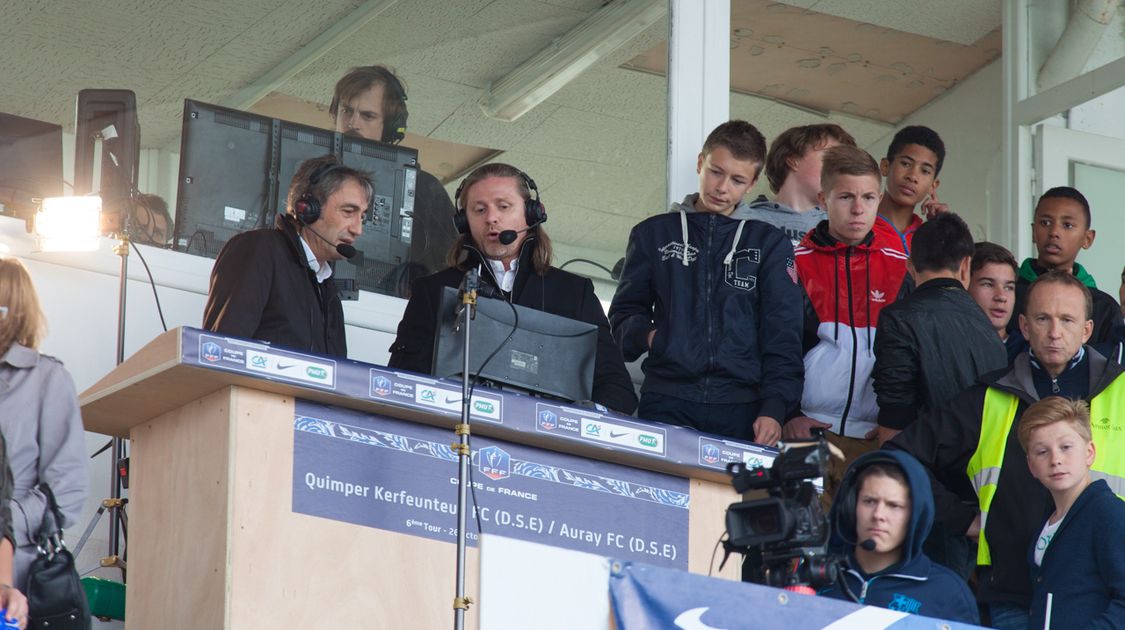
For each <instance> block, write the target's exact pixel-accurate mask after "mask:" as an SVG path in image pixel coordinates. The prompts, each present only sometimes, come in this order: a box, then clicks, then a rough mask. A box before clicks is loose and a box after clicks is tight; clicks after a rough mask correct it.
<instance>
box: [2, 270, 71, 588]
mask: <svg viewBox="0 0 1125 630" xmlns="http://www.w3.org/2000/svg"><path fill="white" fill-rule="evenodd" d="M45 331H46V320H45V319H44V317H43V311H42V310H41V309H40V307H39V296H38V295H37V294H36V292H35V286H34V285H33V284H32V282H31V276H30V275H28V273H27V268H26V267H24V266H23V263H21V262H20V261H19V260H17V259H15V258H0V431H3V434H4V439H5V441H6V442H7V459H8V461H7V463H6V465H5V467H8V466H10V467H11V473H12V479H13V484H12V486H11V496H10V506H9V501H4V503H3V505H4V507H3V511H4V512H7V511H8V510H9V507H10V511H11V519H12V529H13V530H14V539H15V544H16V547H15V562H14V565H15V566H14V569H13V573H14V575H13V576H12V577H13V579H14V580H15V581H14V582H7V583H10V584H14V585H15V586H16V587H17V588H18V589H19V590H21V591H26V586H27V570H28V567H29V566H30V565H31V561H32V560H34V559H35V554H36V552H35V542H34V541H33V539H32V538H33V537H34V536H35V534H36V533H38V531H39V525H40V523H41V522H42V520H43V510H44V509H45V507H46V500H45V498H44V497H43V494H42V493H41V492H39V490H37V489H36V486H38V485H39V484H40V483H42V482H46V483H47V484H49V485H50V486H51V490H52V491H53V492H54V494H55V498H56V499H57V501H58V505H59V509H60V510H61V511H62V515H63V527H64V528H65V527H69V526H72V525H74V524H75V523H76V522H77V521H78V519H79V516H80V513H81V510H82V505H83V504H84V503H85V502H86V494H87V489H88V485H89V479H88V474H87V469H86V445H85V434H84V431H83V428H82V416H81V415H80V413H79V411H78V396H77V394H76V393H75V389H74V380H73V379H72V378H71V377H70V373H68V372H67V371H66V368H64V367H63V365H62V363H61V362H60V361H59V360H58V359H55V358H54V357H50V356H47V355H42V354H39V351H38V350H36V348H37V347H38V346H39V342H40V341H41V340H42V338H43V336H44V333H45ZM0 516H2V515H0ZM2 545H3V543H0V553H2V552H3V546H2ZM3 570H4V566H3V559H2V557H0V581H3V578H4V573H3ZM0 598H2V589H0Z"/></svg>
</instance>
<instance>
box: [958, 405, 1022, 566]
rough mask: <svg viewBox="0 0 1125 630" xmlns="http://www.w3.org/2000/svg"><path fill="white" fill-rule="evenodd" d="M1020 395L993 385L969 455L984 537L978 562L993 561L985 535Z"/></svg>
mask: <svg viewBox="0 0 1125 630" xmlns="http://www.w3.org/2000/svg"><path fill="white" fill-rule="evenodd" d="M1019 404H1020V401H1019V398H1017V397H1016V396H1014V395H1012V394H1008V393H1006V392H1002V391H1000V390H998V389H994V388H992V387H989V388H988V389H987V390H985V393H984V409H983V410H982V411H981V419H980V420H981V424H980V440H979V441H978V442H977V450H976V452H975V453H973V456H972V458H971V459H969V465H968V467H967V468H966V469H965V472H966V473H967V474H968V475H969V479H970V480H972V482H973V489H975V490H976V491H977V502H978V503H979V505H980V538H979V539H978V544H977V564H983V565H991V564H992V554H991V552H990V551H989V549H988V540H987V539H986V538H985V535H984V526H985V523H987V522H988V508H989V506H991V505H992V498H993V497H994V496H996V484H997V483H998V482H999V481H1000V466H1001V464H1003V462H1004V447H1005V446H1006V445H1007V444H1008V434H1009V433H1011V431H1012V422H1013V421H1015V419H1016V410H1017V409H1018V408H1019Z"/></svg>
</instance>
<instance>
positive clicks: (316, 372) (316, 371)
mask: <svg viewBox="0 0 1125 630" xmlns="http://www.w3.org/2000/svg"><path fill="white" fill-rule="evenodd" d="M305 374H308V375H309V376H310V377H311V378H315V379H319V380H322V381H323V380H324V379H326V378H328V370H326V369H324V368H322V367H316V366H315V365H310V366H309V367H307V368H305Z"/></svg>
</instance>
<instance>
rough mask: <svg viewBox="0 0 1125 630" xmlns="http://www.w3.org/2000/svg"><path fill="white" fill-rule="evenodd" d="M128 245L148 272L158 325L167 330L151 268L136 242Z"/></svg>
mask: <svg viewBox="0 0 1125 630" xmlns="http://www.w3.org/2000/svg"><path fill="white" fill-rule="evenodd" d="M129 245H131V246H132V247H133V251H134V252H136V253H137V258H140V259H141V264H142V265H144V268H145V273H147V274H148V283H149V285H150V286H152V297H153V299H155V300H156V313H157V315H160V326H161V327H162V328H163V329H164V332H168V324H167V323H165V322H164V309H162V308H160V295H158V294H157V293H156V280H154V279H153V278H152V270H150V269H149V268H148V261H146V260H145V256H144V254H142V253H141V250H140V249H138V248H137V244H136V243H134V242H133V241H131V240H130V241H129Z"/></svg>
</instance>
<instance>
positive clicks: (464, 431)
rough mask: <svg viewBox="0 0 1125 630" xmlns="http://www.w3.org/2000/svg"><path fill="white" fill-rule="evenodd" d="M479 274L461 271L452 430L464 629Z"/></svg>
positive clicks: (459, 610)
mask: <svg viewBox="0 0 1125 630" xmlns="http://www.w3.org/2000/svg"><path fill="white" fill-rule="evenodd" d="M478 280H479V276H477V275H476V270H475V269H471V270H469V271H468V272H467V273H466V274H465V285H464V289H463V290H462V292H461V304H462V306H461V315H460V316H462V317H464V325H465V345H464V346H463V347H462V357H461V422H460V424H458V425H457V427H456V429H455V432H456V434H457V437H458V441H457V443H456V444H454V445H453V448H454V449H455V450H456V451H457V453H458V469H457V569H456V571H457V573H456V582H457V588H456V591H457V592H456V594H455V595H454V598H453V628H454V630H464V628H465V611H466V610H468V609H469V605H471V604H472V603H473V600H472V598H469V597H466V596H465V548H466V546H467V544H466V542H467V540H468V533H467V532H466V531H465V529H466V524H467V521H468V519H467V518H466V514H465V511H466V509H467V508H468V503H469V497H468V492H469V465H470V463H471V462H472V457H473V455H472V452H471V451H470V450H469V412H470V409H471V406H470V405H471V404H472V401H471V400H469V390H470V387H469V379H470V373H469V330H470V326H471V322H472V319H473V315H474V314H475V313H474V310H475V309H476V304H477V282H478Z"/></svg>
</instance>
